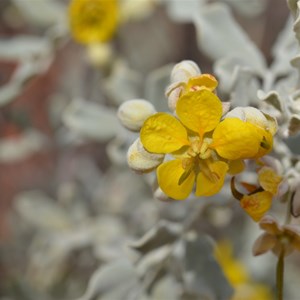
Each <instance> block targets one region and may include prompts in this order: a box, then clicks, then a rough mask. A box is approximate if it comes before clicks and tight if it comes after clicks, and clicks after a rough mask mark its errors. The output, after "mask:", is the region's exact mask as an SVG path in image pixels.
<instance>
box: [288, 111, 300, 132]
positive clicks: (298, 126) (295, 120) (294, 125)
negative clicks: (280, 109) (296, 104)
mask: <svg viewBox="0 0 300 300" xmlns="http://www.w3.org/2000/svg"><path fill="white" fill-rule="evenodd" d="M288 131H289V135H290V136H293V135H296V134H297V133H298V132H299V131H300V117H299V116H298V115H293V116H292V117H291V119H290V121H289V126H288Z"/></svg>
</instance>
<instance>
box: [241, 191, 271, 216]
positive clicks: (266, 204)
mask: <svg viewBox="0 0 300 300" xmlns="http://www.w3.org/2000/svg"><path fill="white" fill-rule="evenodd" d="M240 204H241V207H242V208H243V209H244V210H245V211H246V213H247V214H248V215H249V216H250V217H251V218H252V219H253V220H254V221H255V222H258V221H259V220H260V219H261V218H262V217H263V215H264V214H265V213H266V212H267V211H268V210H269V209H270V207H271V204H272V194H271V193H269V192H266V191H263V192H258V193H255V194H252V195H247V196H244V197H243V198H242V200H241V202H240Z"/></svg>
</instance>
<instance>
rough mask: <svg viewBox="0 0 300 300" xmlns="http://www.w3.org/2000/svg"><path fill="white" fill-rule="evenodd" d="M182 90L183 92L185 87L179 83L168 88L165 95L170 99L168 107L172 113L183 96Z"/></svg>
mask: <svg viewBox="0 0 300 300" xmlns="http://www.w3.org/2000/svg"><path fill="white" fill-rule="evenodd" d="M182 90H183V85H182V84H180V83H178V82H174V83H171V84H170V85H169V86H168V87H167V89H166V92H165V95H166V97H167V98H168V106H169V108H170V110H171V111H175V110H176V104H177V101H178V99H179V97H180V95H181V92H182Z"/></svg>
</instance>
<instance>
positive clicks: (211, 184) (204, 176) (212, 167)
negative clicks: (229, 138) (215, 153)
mask: <svg viewBox="0 0 300 300" xmlns="http://www.w3.org/2000/svg"><path fill="white" fill-rule="evenodd" d="M203 168H204V167H203ZM203 168H202V170H201V172H200V173H199V174H198V176H197V185H196V196H199V197H200V196H212V195H215V194H216V193H218V192H219V191H220V190H221V188H222V187H223V185H224V179H225V176H226V172H227V170H228V165H227V164H226V163H225V162H223V161H217V162H214V163H211V164H209V165H208V166H207V169H203Z"/></svg>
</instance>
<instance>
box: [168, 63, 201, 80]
mask: <svg viewBox="0 0 300 300" xmlns="http://www.w3.org/2000/svg"><path fill="white" fill-rule="evenodd" d="M200 73H201V71H200V69H199V67H198V65H197V64H196V63H195V62H193V61H192V60H183V61H182V62H180V63H178V64H176V65H175V66H174V67H173V70H172V72H171V82H172V83H173V82H187V81H188V80H189V78H191V77H193V76H196V75H199V74H200Z"/></svg>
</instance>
